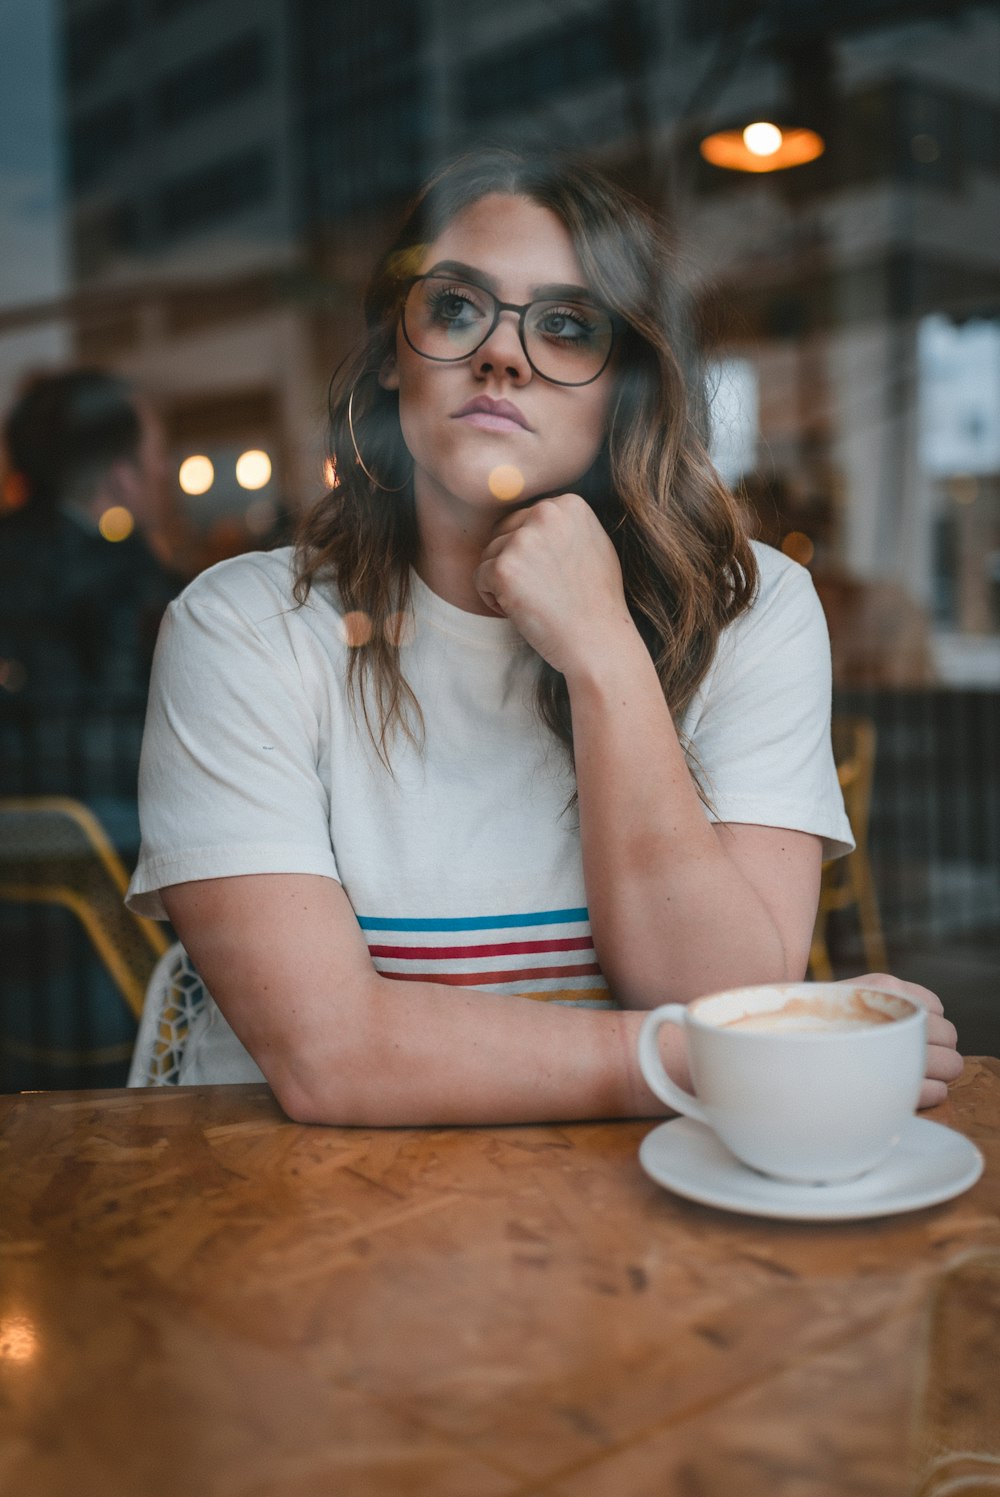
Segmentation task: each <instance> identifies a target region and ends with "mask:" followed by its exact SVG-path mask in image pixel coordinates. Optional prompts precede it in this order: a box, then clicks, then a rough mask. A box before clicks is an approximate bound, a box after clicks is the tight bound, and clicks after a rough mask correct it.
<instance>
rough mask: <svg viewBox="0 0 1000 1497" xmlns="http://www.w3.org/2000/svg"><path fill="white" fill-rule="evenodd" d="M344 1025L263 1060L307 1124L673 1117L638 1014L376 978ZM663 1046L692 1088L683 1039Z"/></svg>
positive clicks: (304, 1037) (286, 1044)
mask: <svg viewBox="0 0 1000 1497" xmlns="http://www.w3.org/2000/svg"><path fill="white" fill-rule="evenodd" d="M327 1014H329V1010H328V1009H327ZM343 1017H344V1020H345V1022H343V1023H338V1024H337V1025H336V1026H333V1025H331V1024H330V1023H329V1020H328V1019H327V1022H326V1023H325V1024H322V1025H319V1026H317V1028H316V1030H315V1032H314V1033H312V1034H310V1033H308V1032H304V1031H303V1029H302V1028H301V1027H299V1028H297V1029H296V1030H292V1031H290V1032H289V1033H287V1035H286V1036H285V1037H284V1041H283V1043H282V1045H281V1047H280V1048H279V1049H277V1050H275V1051H272V1052H271V1053H270V1054H269V1055H258V1061H259V1063H260V1064H261V1066H262V1068H263V1069H264V1071H265V1074H266V1075H267V1078H268V1080H269V1082H270V1083H271V1085H272V1087H273V1089H274V1091H275V1094H276V1096H277V1097H278V1100H279V1101H280V1102H281V1104H282V1106H283V1107H284V1109H285V1110H286V1112H288V1113H289V1115H290V1116H292V1117H293V1118H295V1119H296V1120H297V1121H300V1122H312V1123H332V1124H343V1125H362V1126H366V1127H419V1126H425V1125H448V1124H479V1123H494V1124H495V1123H525V1122H558V1121H572V1120H580V1119H587V1118H620V1117H653V1116H658V1115H662V1114H663V1112H664V1111H665V1109H664V1108H663V1107H662V1104H660V1103H659V1102H658V1101H657V1100H656V1098H655V1097H654V1096H653V1095H652V1093H651V1092H650V1091H649V1089H648V1088H647V1087H646V1085H645V1083H644V1082H643V1080H642V1075H641V1072H640V1071H639V1066H638V1060H637V1050H636V1046H637V1039H638V1028H639V1021H640V1018H641V1016H640V1015H639V1014H636V1013H628V1012H618V1011H611V1010H597V1009H594V1010H590V1009H580V1008H571V1007H563V1006H557V1005H549V1004H545V1003H542V1002H538V1001H537V1000H534V999H526V998H518V997H511V996H507V995H502V994H494V993H483V992H475V991H473V990H470V989H458V988H453V987H444V986H443V985H441V984H435V983H430V982H422V983H405V984H403V983H398V982H393V981H392V980H391V979H388V978H385V977H381V976H379V975H378V974H373V975H372V980H371V983H370V986H369V988H368V990H367V991H366V992H365V993H364V994H359V995H358V1000H357V1001H356V1002H353V1003H352V1004H351V1012H350V1014H345V1015H344V1016H343ZM661 1043H662V1044H663V1045H664V1047H665V1051H664V1055H665V1063H666V1065H667V1067H668V1069H669V1070H670V1072H671V1074H673V1075H674V1076H675V1077H676V1078H677V1079H678V1080H679V1081H680V1082H681V1084H682V1085H688V1084H689V1083H688V1081H687V1079H686V1078H687V1066H686V1062H685V1060H684V1056H683V1046H682V1041H681V1036H680V1034H679V1032H678V1031H677V1030H676V1029H674V1028H671V1029H669V1030H666V1031H665V1032H664V1036H663V1040H662V1041H661ZM666 1047H672V1048H666Z"/></svg>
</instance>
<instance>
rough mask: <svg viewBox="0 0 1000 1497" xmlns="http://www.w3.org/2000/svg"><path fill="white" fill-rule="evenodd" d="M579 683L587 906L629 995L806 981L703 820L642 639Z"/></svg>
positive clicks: (595, 664) (626, 641) (662, 998)
mask: <svg viewBox="0 0 1000 1497" xmlns="http://www.w3.org/2000/svg"><path fill="white" fill-rule="evenodd" d="M567 685H568V688H569V694H570V704H571V709H572V714H573V745H574V758H575V764H576V780H577V787H578V792H579V814H580V836H581V846H582V853H583V865H584V875H585V879H586V886H587V903H588V908H589V911H590V920H591V926H592V929H593V933H594V944H595V947H596V950H597V954H598V959H599V961H600V963H601V968H602V971H603V972H604V975H605V977H606V978H607V980H608V982H609V984H610V986H611V989H612V991H613V992H614V993H615V995H616V997H617V998H618V1000H619V1002H621V1003H623V1004H625V1005H627V1006H629V1007H641V1008H648V1007H651V1006H652V1005H654V1004H656V1003H662V1002H666V1001H677V1002H686V1001H687V1000H689V999H690V998H693V997H696V996H697V995H698V994H699V993H705V992H711V991H713V990H715V989H719V988H722V987H726V986H729V985H735V984H738V983H740V984H742V983H751V982H767V981H776V980H780V979H782V978H785V977H798V976H801V973H800V972H793V971H790V970H789V963H788V959H787V957H786V953H785V948H784V946H783V943H782V939H781V935H780V932H779V930H778V927H777V925H776V923H775V920H774V918H773V917H772V915H771V913H770V912H769V910H768V908H767V907H766V905H765V904H764V902H763V901H762V899H761V898H760V896H759V895H758V893H757V892H756V890H755V889H754V888H753V886H752V885H751V884H750V883H749V882H748V880H747V879H746V878H745V877H744V876H743V874H742V873H741V871H740V869H739V868H738V867H737V866H736V864H735V863H734V862H733V861H732V860H731V859H730V858H729V857H728V856H727V855H726V852H725V850H724V848H723V846H722V844H721V841H720V838H719V835H718V834H717V832H716V830H715V829H714V828H713V826H712V825H711V823H710V822H709V820H708V818H707V816H706V815H705V811H704V808H703V806H702V803H701V801H700V800H699V797H698V792H697V790H696V788H695V785H694V781H693V779H692V777H691V773H690V771H689V769H688V766H687V763H686V761H685V758H684V754H683V751H682V749H681V746H680V743H679V741H678V737H677V733H676V730H675V728H674V724H673V721H672V719H671V717H670V712H669V710H668V708H667V705H666V703H665V701H664V698H663V693H662V689H661V687H660V684H659V680H658V678H657V675H656V671H655V668H654V666H653V663H652V661H651V659H650V657H649V654H648V652H647V651H646V649H645V647H644V646H643V644H642V641H641V639H640V638H639V635H638V634H637V633H636V632H635V631H634V630H633V631H632V634H631V636H630V635H629V634H628V632H627V631H623V632H622V634H621V635H620V636H619V637H618V638H617V639H616V640H615V641H613V642H612V641H609V646H608V649H607V651H606V652H602V653H601V654H600V655H598V656H591V657H590V659H589V660H587V661H586V662H585V663H584V664H583V665H582V666H580V667H579V668H578V669H577V670H575V671H574V673H573V674H572V675H567Z"/></svg>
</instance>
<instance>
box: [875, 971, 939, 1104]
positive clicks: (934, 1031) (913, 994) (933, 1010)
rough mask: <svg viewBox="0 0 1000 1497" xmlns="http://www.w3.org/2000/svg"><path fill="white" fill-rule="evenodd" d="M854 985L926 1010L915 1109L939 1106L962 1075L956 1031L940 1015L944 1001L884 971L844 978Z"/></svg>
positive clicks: (925, 989)
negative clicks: (923, 1054) (921, 1071)
mask: <svg viewBox="0 0 1000 1497" xmlns="http://www.w3.org/2000/svg"><path fill="white" fill-rule="evenodd" d="M848 981H849V982H851V983H853V984H854V985H855V986H857V987H866V988H875V989H876V990H877V991H878V992H882V993H897V994H898V995H899V996H900V997H901V998H910V999H912V1000H913V1002H914V1003H919V1004H921V1005H922V1006H923V1007H924V1008H925V1009H926V1010H927V1057H926V1061H925V1065H924V1082H923V1085H922V1086H921V1088H920V1100H919V1102H918V1103H917V1106H918V1108H924V1107H939V1106H940V1104H941V1103H942V1102H944V1101H945V1100H946V1099H947V1096H948V1086H949V1084H950V1083H951V1082H952V1081H957V1080H958V1078H959V1076H961V1074H962V1069H963V1066H964V1064H965V1062H964V1061H963V1060H962V1057H961V1056H960V1055H959V1053H958V1050H957V1045H958V1031H957V1029H956V1028H955V1026H954V1024H953V1023H952V1022H951V1020H950V1019H946V1018H945V1016H944V1004H943V1003H942V1002H941V999H940V998H939V997H938V995H937V994H936V993H932V992H931V990H930V988H925V987H922V986H921V985H920V983H918V982H904V981H903V979H902V978H901V977H893V976H892V975H891V974H890V973H888V972H866V973H865V974H864V975H863V976H862V977H852V978H849V979H848Z"/></svg>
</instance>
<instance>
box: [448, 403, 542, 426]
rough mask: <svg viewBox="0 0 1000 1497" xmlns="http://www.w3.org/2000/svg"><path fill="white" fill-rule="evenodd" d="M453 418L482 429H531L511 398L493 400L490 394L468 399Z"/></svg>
mask: <svg viewBox="0 0 1000 1497" xmlns="http://www.w3.org/2000/svg"><path fill="white" fill-rule="evenodd" d="M452 420H453V421H464V422H466V423H467V424H468V425H469V426H478V427H479V429H480V431H530V430H531V428H530V426H529V425H528V423H527V421H526V420H525V419H524V414H523V412H521V411H520V410H519V409H518V408H517V406H516V405H513V404H512V403H511V402H510V401H509V400H493V399H491V397H490V396H489V395H477V396H476V397H475V399H474V400H467V401H466V403H465V405H463V406H460V407H459V408H458V410H457V411H456V412H455V413H454V415H453V416H452Z"/></svg>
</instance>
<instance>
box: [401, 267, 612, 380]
mask: <svg viewBox="0 0 1000 1497" xmlns="http://www.w3.org/2000/svg"><path fill="white" fill-rule="evenodd" d="M496 309H497V300H496V297H494V296H493V295H492V293H491V292H489V291H486V290H484V289H483V287H481V286H474V285H471V284H469V283H468V282H465V281H456V280H453V279H451V278H446V277H443V276H427V277H425V278H424V279H422V280H419V281H415V282H414V284H413V285H412V286H411V288H410V291H409V294H408V296H407V298H406V304H405V306H404V308H403V328H404V331H405V333H406V337H407V339H408V341H409V342H410V343H411V344H412V346H413V348H414V349H416V351H417V353H420V354H423V356H424V357H425V358H428V359H437V360H440V361H441V362H444V363H447V362H449V361H453V360H458V359H466V358H468V357H469V355H470V354H472V353H475V351H476V349H477V348H478V347H479V346H480V344H481V343H483V342H484V341H485V340H486V338H487V337H488V336H489V334H490V332H491V331H492V328H493V324H494V321H495V318H496ZM613 335H614V329H613V325H612V321H611V317H610V315H609V314H608V313H607V312H605V311H604V310H603V309H602V308H601V307H596V306H593V305H592V304H591V303H589V302H580V301H573V300H567V301H535V302H532V303H531V304H530V306H529V307H528V308H527V310H526V311H525V314H524V342H525V351H526V353H527V355H528V358H529V360H530V361H531V364H532V367H533V368H534V369H535V371H536V373H538V374H540V375H541V376H542V377H543V378H544V379H550V380H553V381H555V382H556V383H559V384H565V385H582V384H586V383H587V382H588V381H589V380H592V379H595V378H596V377H597V375H598V374H600V372H601V370H602V369H603V368H604V366H605V364H606V363H607V361H608V355H609V353H610V351H611V343H612V339H613Z"/></svg>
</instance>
